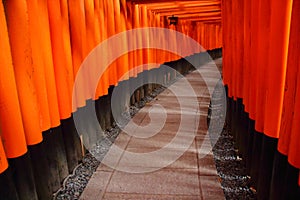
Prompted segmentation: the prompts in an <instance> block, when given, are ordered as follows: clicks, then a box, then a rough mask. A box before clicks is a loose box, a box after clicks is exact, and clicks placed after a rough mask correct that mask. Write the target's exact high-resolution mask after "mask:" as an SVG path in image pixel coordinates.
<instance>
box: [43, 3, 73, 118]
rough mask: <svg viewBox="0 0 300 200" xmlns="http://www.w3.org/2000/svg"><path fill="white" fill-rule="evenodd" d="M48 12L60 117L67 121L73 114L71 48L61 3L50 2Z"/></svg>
mask: <svg viewBox="0 0 300 200" xmlns="http://www.w3.org/2000/svg"><path fill="white" fill-rule="evenodd" d="M48 11H49V25H50V36H51V46H52V55H53V66H54V73H55V82H56V90H57V99H58V108H59V115H60V119H67V118H69V117H70V116H71V112H72V86H73V83H72V82H73V70H72V66H71V65H70V64H68V59H71V57H70V47H69V48H66V46H65V45H64V33H63V31H64V28H63V27H64V25H63V17H62V8H61V4H60V1H59V0H53V1H48ZM68 51H69V53H68Z"/></svg>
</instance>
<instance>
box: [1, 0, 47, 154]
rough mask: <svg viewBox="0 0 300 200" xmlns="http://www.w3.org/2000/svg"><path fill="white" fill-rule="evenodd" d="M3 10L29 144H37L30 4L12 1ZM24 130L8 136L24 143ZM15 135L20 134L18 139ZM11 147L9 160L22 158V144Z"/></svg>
mask: <svg viewBox="0 0 300 200" xmlns="http://www.w3.org/2000/svg"><path fill="white" fill-rule="evenodd" d="M4 8H5V13H6V16H7V24H8V34H9V39H10V45H11V54H12V61H13V66H14V72H15V78H16V83H17V91H18V97H19V100H20V101H19V102H20V107H21V113H22V122H23V126H24V130H25V136H26V142H27V144H28V145H34V144H37V143H39V142H41V141H42V133H41V128H40V123H39V121H40V115H39V113H40V112H39V107H38V101H37V99H38V98H37V92H36V88H35V84H34V83H35V81H34V79H35V78H36V77H35V76H36V73H35V69H34V66H33V64H32V52H31V46H30V40H29V39H30V35H29V24H28V14H27V11H28V10H27V5H26V1H25V0H21V1H20V0H12V1H6V2H5V6H4ZM20 33H22V34H20ZM10 123H11V122H10ZM22 131H23V130H17V131H16V132H15V133H11V135H9V137H13V138H14V140H16V141H18V140H19V137H20V140H21V141H23V139H22V138H23V136H22ZM16 134H19V137H17V136H16ZM20 143H21V144H22V143H23V142H20ZM4 146H6V144H4ZM10 148H11V149H10V150H11V151H12V152H10V153H9V152H7V157H14V156H20V153H21V152H22V153H24V150H25V148H24V147H23V146H22V145H21V146H20V147H18V146H17V145H12V146H10Z"/></svg>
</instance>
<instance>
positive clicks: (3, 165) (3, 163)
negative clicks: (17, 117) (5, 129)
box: [0, 129, 8, 174]
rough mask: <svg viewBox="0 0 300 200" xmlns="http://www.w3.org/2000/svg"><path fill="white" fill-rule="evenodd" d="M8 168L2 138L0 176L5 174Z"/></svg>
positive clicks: (0, 141)
mask: <svg viewBox="0 0 300 200" xmlns="http://www.w3.org/2000/svg"><path fill="white" fill-rule="evenodd" d="M0 133H1V129H0ZM7 168H8V162H7V159H6V155H5V151H4V147H3V144H2V138H1V137H0V174H1V173H2V172H4V171H5V170H6V169H7Z"/></svg>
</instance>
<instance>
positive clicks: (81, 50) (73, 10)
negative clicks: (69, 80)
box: [68, 1, 88, 110]
mask: <svg viewBox="0 0 300 200" xmlns="http://www.w3.org/2000/svg"><path fill="white" fill-rule="evenodd" d="M68 11H69V24H70V38H71V44H72V45H71V48H72V63H73V76H74V79H75V78H76V75H77V72H78V70H79V68H80V66H81V63H82V61H83V59H84V58H85V55H86V32H85V27H86V26H85V13H84V2H83V1H68ZM77 78H78V82H79V83H80V84H79V85H80V87H78V88H77V93H76V94H75V97H76V105H74V107H77V108H79V107H83V106H85V100H86V97H87V96H88V95H87V92H88V91H87V90H86V88H87V86H86V84H87V83H86V75H85V74H80V75H79V76H77ZM74 109H75V108H73V110H74Z"/></svg>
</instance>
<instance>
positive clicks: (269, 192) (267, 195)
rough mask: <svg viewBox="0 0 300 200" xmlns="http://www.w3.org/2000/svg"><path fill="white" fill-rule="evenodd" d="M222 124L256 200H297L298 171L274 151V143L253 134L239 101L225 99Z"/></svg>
mask: <svg viewBox="0 0 300 200" xmlns="http://www.w3.org/2000/svg"><path fill="white" fill-rule="evenodd" d="M226 124H227V125H228V127H229V129H230V130H231V134H232V135H233V138H234V140H235V147H236V148H237V149H238V153H239V155H240V156H241V157H242V158H243V160H244V163H245V166H246V169H247V173H248V174H249V175H250V176H251V184H252V186H253V187H254V188H255V189H256V190H257V197H258V199H262V200H286V199H291V200H293V199H295V200H296V199H300V187H299V186H298V173H299V169H297V168H295V167H293V166H292V165H290V164H289V163H288V160H287V156H285V155H283V154H281V153H280V152H278V150H277V143H278V139H276V138H271V137H268V136H267V135H265V134H264V133H260V132H258V131H256V130H255V121H254V120H252V119H250V118H249V114H248V113H247V112H245V107H244V105H243V100H242V99H240V98H238V99H236V100H235V99H233V98H228V99H227V115H226Z"/></svg>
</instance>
